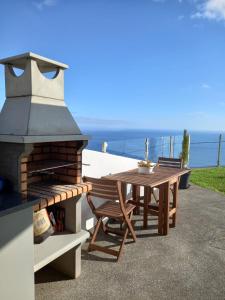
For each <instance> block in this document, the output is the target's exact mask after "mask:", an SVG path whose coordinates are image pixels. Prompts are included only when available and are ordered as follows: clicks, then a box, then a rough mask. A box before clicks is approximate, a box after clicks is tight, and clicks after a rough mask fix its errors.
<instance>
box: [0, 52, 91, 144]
mask: <svg viewBox="0 0 225 300" xmlns="http://www.w3.org/2000/svg"><path fill="white" fill-rule="evenodd" d="M0 63H1V64H3V65H4V66H5V88H6V101H5V103H4V106H3V109H2V112H1V114H0V141H4V142H15V143H35V142H51V141H69V140H87V139H88V138H87V137H86V136H84V135H82V133H81V131H80V129H79V127H78V126H77V124H76V122H75V120H74V119H73V117H72V115H71V113H70V112H69V110H68V108H67V106H66V104H65V101H64V70H65V69H67V68H68V66H67V65H65V64H63V63H60V62H57V61H53V60H50V59H48V58H45V57H42V56H40V55H37V54H34V53H31V52H28V53H25V54H21V55H17V56H13V57H9V58H5V59H2V60H0ZM14 68H19V69H22V70H23V73H22V75H20V76H17V75H16V73H15V72H14ZM53 71H54V72H55V75H54V77H53V78H51V79H49V78H47V77H46V76H45V73H46V72H53Z"/></svg>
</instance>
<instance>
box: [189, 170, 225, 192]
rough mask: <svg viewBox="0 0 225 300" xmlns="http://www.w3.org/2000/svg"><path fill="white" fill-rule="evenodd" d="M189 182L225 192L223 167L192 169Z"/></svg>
mask: <svg viewBox="0 0 225 300" xmlns="http://www.w3.org/2000/svg"><path fill="white" fill-rule="evenodd" d="M191 182H192V183H194V184H196V185H199V186H201V187H204V188H207V189H209V190H212V191H216V192H221V193H223V194H225V167H219V168H205V169H192V172H191Z"/></svg>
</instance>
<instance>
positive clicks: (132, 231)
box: [124, 212, 137, 242]
mask: <svg viewBox="0 0 225 300" xmlns="http://www.w3.org/2000/svg"><path fill="white" fill-rule="evenodd" d="M132 216H133V212H131V213H130V215H129V216H124V221H125V223H126V225H127V226H128V229H129V231H130V233H131V235H132V238H133V240H134V242H136V240H137V237H136V234H135V231H134V229H133V226H132V224H131V218H132Z"/></svg>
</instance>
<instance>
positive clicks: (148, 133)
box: [83, 129, 225, 167]
mask: <svg viewBox="0 0 225 300" xmlns="http://www.w3.org/2000/svg"><path fill="white" fill-rule="evenodd" d="M83 133H85V134H88V135H90V136H91V139H90V141H89V144H88V147H87V148H88V149H91V150H95V151H101V147H102V143H103V142H104V141H106V142H107V144H108V147H107V152H109V153H112V154H116V155H122V156H127V157H132V158H137V159H144V149H145V139H146V138H148V139H149V142H150V145H149V159H151V160H153V161H157V158H158V156H166V157H168V156H169V154H170V149H171V148H170V145H171V144H172V154H173V156H174V157H179V155H180V152H181V147H182V134H183V132H182V131H173V130H131V129H130V130H90V129H89V130H87V129H86V130H83ZM219 134H220V132H200V131H190V135H191V145H190V162H189V166H190V167H210V166H216V165H217V160H218V141H219ZM221 134H222V144H221V146H222V147H221V165H225V133H224V132H221ZM170 136H172V141H171V142H170Z"/></svg>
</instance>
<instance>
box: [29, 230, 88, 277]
mask: <svg viewBox="0 0 225 300" xmlns="http://www.w3.org/2000/svg"><path fill="white" fill-rule="evenodd" d="M88 237H89V233H88V232H87V231H84V230H81V231H80V232H78V233H71V232H69V231H65V232H62V233H58V234H55V235H52V236H50V237H49V238H48V239H47V240H45V241H44V242H43V243H41V244H35V245H34V272H36V271H38V270H40V269H41V268H43V267H44V266H46V265H47V264H49V263H50V262H52V261H53V260H55V259H57V258H58V257H60V256H61V255H63V254H64V253H66V252H67V251H69V250H71V249H72V248H74V247H76V246H77V245H79V244H82V243H84V242H85V241H86V239H87V238H88Z"/></svg>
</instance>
